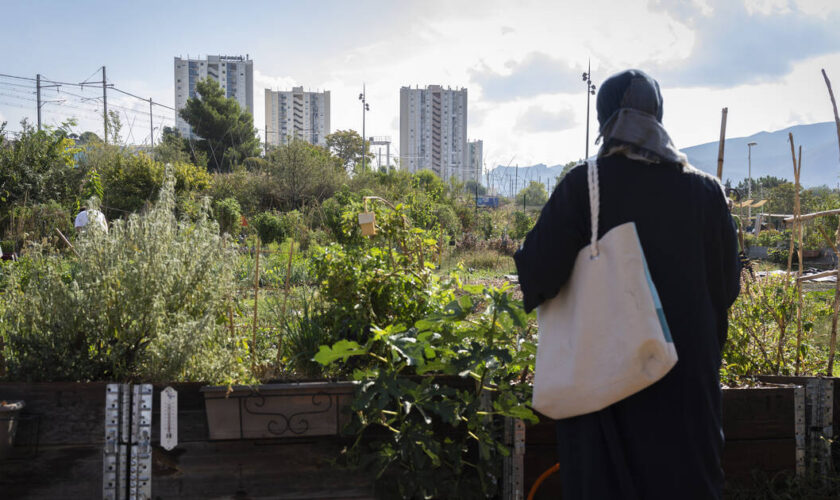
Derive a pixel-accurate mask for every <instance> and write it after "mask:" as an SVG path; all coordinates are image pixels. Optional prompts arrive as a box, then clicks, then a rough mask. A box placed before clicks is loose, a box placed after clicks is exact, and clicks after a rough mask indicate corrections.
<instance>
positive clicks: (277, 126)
mask: <svg viewBox="0 0 840 500" xmlns="http://www.w3.org/2000/svg"><path fill="white" fill-rule="evenodd" d="M329 133H330V91H329V90H325V91H324V92H304V91H303V87H293V88H292V90H290V91H273V90H270V89H265V136H266V142H268V144H269V145H272V146H279V145H281V144H286V142H288V140H289V139H290V138H293V137H296V138H299V139H303V140H305V141H306V142H308V143H310V144H316V145H318V146H323V147H326V145H327V140H326V137H327V135H328V134H329Z"/></svg>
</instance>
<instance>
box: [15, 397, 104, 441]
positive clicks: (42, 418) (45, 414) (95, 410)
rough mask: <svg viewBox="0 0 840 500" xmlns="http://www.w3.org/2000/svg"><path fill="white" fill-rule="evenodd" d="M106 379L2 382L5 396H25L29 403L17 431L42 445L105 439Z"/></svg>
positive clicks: (24, 398)
mask: <svg viewBox="0 0 840 500" xmlns="http://www.w3.org/2000/svg"><path fill="white" fill-rule="evenodd" d="M105 385H106V384H105V383H104V382H91V383H76V382H37V383H22V382H9V383H0V394H2V395H3V396H2V397H3V399H22V400H24V401H25V402H26V407H25V408H24V409H23V412H21V415H22V416H23V417H24V418H23V419H22V420H21V422H20V426H19V427H18V431H19V433H20V434H22V435H24V436H30V435H31V436H36V439H37V441H38V442H39V443H40V444H41V445H67V444H94V443H98V444H101V443H104V442H105Z"/></svg>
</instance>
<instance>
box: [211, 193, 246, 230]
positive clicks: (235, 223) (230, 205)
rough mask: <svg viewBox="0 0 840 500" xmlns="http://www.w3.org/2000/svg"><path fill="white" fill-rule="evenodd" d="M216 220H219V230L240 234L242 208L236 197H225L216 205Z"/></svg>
mask: <svg viewBox="0 0 840 500" xmlns="http://www.w3.org/2000/svg"><path fill="white" fill-rule="evenodd" d="M213 208H214V212H215V213H216V220H217V221H218V222H219V230H220V231H221V232H223V233H228V234H231V235H234V236H236V235H238V234H239V233H240V232H241V228H242V225H241V224H242V210H241V209H240V207H239V202H238V201H236V198H225V199H224V200H219V201H217V202H216V203H215V205H214V207H213Z"/></svg>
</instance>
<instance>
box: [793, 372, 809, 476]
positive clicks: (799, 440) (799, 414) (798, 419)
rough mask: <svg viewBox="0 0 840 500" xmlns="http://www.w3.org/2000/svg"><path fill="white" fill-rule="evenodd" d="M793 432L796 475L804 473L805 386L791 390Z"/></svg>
mask: <svg viewBox="0 0 840 500" xmlns="http://www.w3.org/2000/svg"><path fill="white" fill-rule="evenodd" d="M793 411H794V432H795V437H796V475H797V476H804V475H805V436H806V432H805V428H806V425H805V388H804V387H802V386H796V388H794V390H793Z"/></svg>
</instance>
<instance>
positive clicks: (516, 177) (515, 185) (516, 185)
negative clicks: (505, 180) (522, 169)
mask: <svg viewBox="0 0 840 500" xmlns="http://www.w3.org/2000/svg"><path fill="white" fill-rule="evenodd" d="M513 179H514V180H513V194H512V195H511V196H513V197H514V198H516V190H517V189H519V164H518V163H517V164H516V174H514V177H513Z"/></svg>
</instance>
